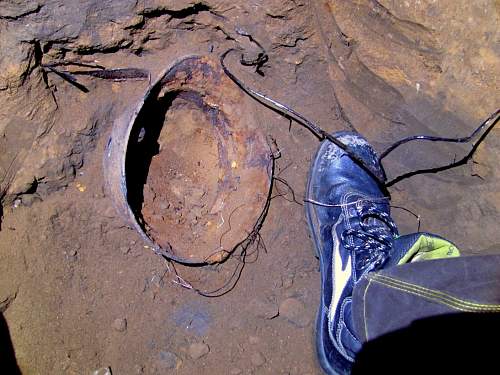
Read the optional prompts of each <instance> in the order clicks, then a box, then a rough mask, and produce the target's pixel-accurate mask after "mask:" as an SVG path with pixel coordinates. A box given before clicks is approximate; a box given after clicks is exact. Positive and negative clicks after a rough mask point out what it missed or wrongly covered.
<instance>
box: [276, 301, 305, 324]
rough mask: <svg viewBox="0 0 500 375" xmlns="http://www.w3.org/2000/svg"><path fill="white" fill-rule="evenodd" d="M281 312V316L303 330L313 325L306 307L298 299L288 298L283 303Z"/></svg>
mask: <svg viewBox="0 0 500 375" xmlns="http://www.w3.org/2000/svg"><path fill="white" fill-rule="evenodd" d="M279 312H280V316H282V317H284V318H285V319H286V320H288V321H289V322H290V323H292V324H294V325H296V326H297V327H300V328H303V327H306V326H308V325H309V324H310V323H311V318H310V317H309V315H308V312H307V310H306V307H305V306H304V304H303V303H302V302H301V301H299V300H298V299H296V298H287V299H285V300H284V301H283V302H281V304H280V307H279Z"/></svg>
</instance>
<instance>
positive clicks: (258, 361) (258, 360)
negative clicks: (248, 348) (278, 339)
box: [250, 352, 266, 367]
mask: <svg viewBox="0 0 500 375" xmlns="http://www.w3.org/2000/svg"><path fill="white" fill-rule="evenodd" d="M250 362H252V365H254V366H255V367H260V366H262V365H263V364H264V363H266V357H264V355H263V354H262V353H261V352H255V353H253V354H252V355H251V356H250Z"/></svg>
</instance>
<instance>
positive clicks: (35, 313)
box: [0, 0, 500, 375]
mask: <svg viewBox="0 0 500 375" xmlns="http://www.w3.org/2000/svg"><path fill="white" fill-rule="evenodd" d="M499 17H500V2H499V1H497V0H494V1H493V0H477V1H466V0H442V1H436V0H408V1H399V0H379V1H376V0H351V1H347V0H326V1H323V0H318V1H313V0H311V1H306V0H285V1H283V0H281V1H277V0H265V1H264V0H255V1H226V0H201V1H187V0H86V1H80V0H69V1H68V0H64V1H63V0H24V1H23V0H5V1H1V2H0V49H1V50H0V198H2V207H3V212H0V215H1V214H2V213H3V216H2V218H1V221H0V312H1V313H2V314H3V318H4V319H5V322H6V326H7V327H8V331H6V330H5V329H3V328H4V327H3V326H4V325H3V324H0V331H2V332H0V333H1V334H2V337H1V339H2V340H6V339H7V338H8V337H9V336H10V339H11V341H12V346H13V348H14V352H15V359H16V361H17V364H18V366H19V368H20V370H21V371H22V373H23V374H94V373H95V372H94V371H96V370H99V371H100V372H97V373H98V374H104V373H106V370H105V369H106V368H110V369H111V370H110V371H112V373H113V374H168V373H178V374H198V373H199V374H233V375H237V374H297V375H298V374H300V375H305V374H319V373H320V370H319V368H318V366H317V364H316V360H315V353H314V346H313V325H314V317H315V313H316V308H317V304H318V301H319V272H318V262H317V260H316V258H315V257H314V252H313V249H312V243H311V241H310V239H309V237H308V233H307V228H306V223H305V218H304V209H303V207H302V206H301V205H300V204H298V203H296V202H294V201H293V199H292V198H293V197H292V192H291V191H290V190H289V189H288V188H287V187H286V186H285V185H284V184H283V183H282V182H280V181H275V183H274V186H273V189H274V193H275V194H277V195H279V197H276V198H274V199H273V200H272V201H271V205H270V208H269V214H268V216H267V218H266V220H265V222H264V225H263V228H262V230H261V231H260V235H261V238H262V241H261V243H260V246H257V245H255V249H254V250H253V251H252V252H251V255H250V256H249V257H248V258H247V259H246V263H245V266H244V268H243V270H242V272H241V276H240V277H239V280H238V282H237V284H236V286H235V287H234V289H232V290H231V291H230V292H229V293H227V294H225V295H224V296H222V297H217V298H206V297H202V296H200V295H198V294H197V293H195V292H194V291H192V290H188V289H185V288H183V287H182V286H180V285H178V284H176V283H175V282H174V281H176V280H175V274H174V272H173V268H172V265H171V264H170V265H169V264H168V263H167V262H166V261H165V260H163V259H162V258H161V257H159V256H158V255H155V254H154V253H153V252H152V251H151V250H150V249H148V248H145V244H144V242H143V241H142V239H141V237H140V236H139V235H138V234H137V233H136V232H135V231H134V230H133V229H131V228H129V227H128V226H127V225H126V224H125V222H124V220H123V218H122V217H120V216H119V215H118V213H117V211H116V210H115V208H114V206H113V204H112V202H111V199H110V197H109V194H108V192H107V190H106V189H105V187H104V185H105V179H106V175H105V173H104V171H103V158H104V149H105V146H106V142H107V140H108V138H109V134H110V132H111V129H112V126H113V123H114V122H115V120H116V119H117V118H118V117H119V116H120V115H121V114H122V113H124V112H125V110H126V109H127V108H130V107H131V106H135V105H137V103H138V102H139V101H140V100H142V98H143V96H144V94H145V92H146V90H147V88H148V86H149V84H150V82H149V81H148V80H147V79H146V80H144V79H127V80H120V81H116V80H106V79H99V78H95V77H88V76H82V75H78V76H77V77H78V82H80V83H81V84H83V85H84V86H85V87H86V88H87V92H84V91H82V90H81V89H79V88H78V87H76V86H75V85H72V84H71V83H69V82H68V81H67V80H64V79H62V78H61V76H60V75H57V74H55V73H54V72H53V71H52V70H51V65H50V64H51V63H54V62H58V61H66V62H69V61H72V62H80V63H81V62H85V63H93V64H99V65H102V66H105V67H107V68H141V69H146V70H147V71H149V72H150V75H151V77H152V81H154V80H155V79H156V78H157V77H158V76H159V75H160V73H161V72H162V71H164V70H165V69H166V68H168V67H169V66H170V65H171V64H172V63H173V62H174V61H177V60H178V59H179V58H180V57H183V56H187V55H210V56H215V57H217V56H219V55H220V54H221V53H222V52H224V51H225V50H226V49H228V48H231V47H243V48H246V49H248V48H252V44H251V43H250V42H249V40H248V38H245V37H242V36H241V35H239V34H238V33H237V32H236V30H240V31H245V32H246V33H249V34H251V35H252V37H253V38H254V39H255V40H257V41H259V42H260V43H261V44H262V46H263V47H264V48H265V50H266V51H267V53H268V55H269V62H268V63H266V64H265V66H264V67H263V68H262V72H263V73H264V74H263V75H259V74H256V73H255V71H254V70H252V69H251V68H247V67H242V66H240V65H239V64H238V62H237V60H236V59H230V60H229V61H228V64H230V66H231V67H232V69H233V70H234V71H235V72H236V73H237V74H238V76H239V77H240V78H241V79H243V80H244V81H245V82H246V83H247V84H248V85H250V86H252V87H254V88H257V89H258V90H261V91H262V92H265V93H266V94H268V95H269V96H272V97H274V98H276V99H277V100H280V101H282V102H284V103H286V104H288V105H289V106H291V107H292V108H294V109H295V110H297V111H298V112H300V113H302V114H304V115H305V116H306V117H308V118H310V119H312V120H314V121H316V122H317V123H318V124H319V125H320V126H321V127H323V128H324V129H326V130H328V131H337V130H346V129H356V130H357V131H359V132H361V133H362V134H363V135H365V136H366V137H367V138H368V139H369V140H370V142H372V143H373V145H374V146H375V148H376V149H377V150H378V151H382V150H384V149H385V148H386V147H387V146H388V145H389V144H391V142H393V141H395V140H397V139H399V138H402V137H403V136H407V135H411V134H420V133H430V134H439V135H444V136H463V135H467V134H469V133H470V132H471V131H472V130H473V129H474V128H475V127H476V126H477V124H479V123H480V122H481V121H482V120H483V119H485V118H486V117H487V116H488V115H489V114H490V113H492V112H494V111H495V110H496V109H497V108H498V104H499V103H500V90H499V89H498V88H499V84H498V83H499V81H498V80H499V73H500V72H499V70H500V68H499V67H500V49H499V43H498V42H499V39H500V27H499ZM253 47H254V46H253ZM65 68H67V69H75V70H76V69H80V70H82V69H84V68H82V67H74V66H73V67H71V66H62V67H59V69H65ZM252 105H253V109H252V110H253V111H254V114H255V115H254V116H255V120H256V122H257V123H259V124H260V125H261V129H262V133H263V134H264V135H270V136H272V137H273V138H274V139H275V140H276V144H277V146H278V147H279V149H280V151H281V155H282V156H281V158H280V159H279V160H277V165H276V175H277V176H279V177H280V178H281V179H283V180H285V181H287V183H288V184H289V185H290V187H291V188H292V189H293V192H294V194H295V197H296V198H297V201H298V202H301V200H302V199H303V198H304V188H305V179H306V176H307V171H308V166H309V163H310V160H311V157H312V154H313V152H314V150H315V149H316V148H317V146H318V141H317V139H316V138H314V137H313V136H312V135H311V134H310V133H309V132H308V131H307V130H306V129H304V128H301V127H300V126H298V125H297V124H295V123H292V124H290V122H289V121H288V120H287V119H285V118H283V117H281V116H279V115H278V114H276V113H275V112H273V111H271V110H269V109H267V108H265V107H263V106H261V105H259V104H257V103H253V104H252ZM498 134H499V130H498V129H494V130H493V131H492V132H491V134H490V135H489V137H488V138H487V139H486V141H485V143H484V144H483V145H482V146H481V147H480V148H479V150H478V152H477V153H476V155H475V157H474V160H473V162H470V163H469V164H467V165H466V166H462V167H460V168H456V169H454V170H450V171H446V172H443V173H439V174H429V175H420V176H416V177H414V178H411V179H408V180H405V181H402V182H401V183H399V184H397V185H396V186H394V187H392V188H391V193H392V198H393V201H392V203H393V204H394V205H395V206H403V207H405V208H407V209H409V210H411V211H413V212H414V213H416V214H418V215H420V218H421V230H427V231H432V232H435V233H438V234H441V235H443V236H445V237H447V238H449V239H450V240H452V241H454V242H455V243H456V244H457V246H458V247H459V248H460V249H462V251H463V253H464V254H468V255H469V254H478V253H481V254H485V253H492V252H498V251H500V232H499V231H498V222H499V210H500V191H499V189H498V186H499V182H500V172H499V170H498V168H497V166H498V163H499V161H500V156H499V155H500V154H499V149H500V140H499V137H498ZM467 150H468V148H467V146H449V145H439V146H438V145H437V144H435V143H431V144H425V145H424V144H419V143H416V144H412V145H409V146H407V147H403V148H402V149H401V150H400V151H397V152H395V153H394V154H393V155H392V156H390V157H389V158H388V160H387V161H386V162H385V168H386V171H387V173H388V175H389V176H390V177H394V176H396V175H398V174H400V173H402V172H404V171H408V170H412V169H415V168H422V167H428V166H435V165H440V164H445V163H447V162H449V161H451V160H453V159H454V158H457V159H458V158H459V157H460V156H461V155H463V154H464V153H465V152H467ZM394 216H395V218H396V220H397V221H398V223H399V226H400V232H402V233H408V232H411V231H415V230H416V228H417V222H416V220H415V218H414V217H412V216H411V215H410V214H408V213H407V212H406V211H404V210H400V209H397V208H395V209H394ZM263 244H265V246H264V245H263ZM238 266H240V267H241V263H240V262H239V259H237V258H231V259H229V260H228V262H226V263H224V264H223V265H220V266H207V267H203V268H189V267H185V266H179V265H177V266H176V269H177V271H178V272H179V274H180V275H181V276H182V277H183V278H184V279H186V280H188V281H189V282H191V283H192V284H193V285H195V286H196V287H197V288H200V289H203V290H214V289H216V288H217V287H219V286H220V285H221V283H222V282H224V280H225V279H226V278H227V277H228V275H230V274H231V272H232V270H234V269H235V267H238ZM177 281H178V280H177ZM0 323H1V322H0ZM2 345H3V344H2ZM4 352H5V353H6V351H4ZM13 373H14V372H13ZM108 373H109V372H108Z"/></svg>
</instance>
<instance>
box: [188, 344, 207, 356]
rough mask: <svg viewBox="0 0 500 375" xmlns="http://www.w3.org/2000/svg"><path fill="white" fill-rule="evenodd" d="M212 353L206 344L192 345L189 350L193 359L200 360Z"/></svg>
mask: <svg viewBox="0 0 500 375" xmlns="http://www.w3.org/2000/svg"><path fill="white" fill-rule="evenodd" d="M209 352H210V347H209V346H208V345H207V344H205V343H204V342H198V343H194V344H191V345H190V346H189V349H188V353H189V356H190V357H191V358H192V359H199V358H201V357H204V356H206V355H207V354H208V353H209Z"/></svg>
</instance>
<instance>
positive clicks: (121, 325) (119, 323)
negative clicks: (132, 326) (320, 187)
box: [112, 318, 127, 332]
mask: <svg viewBox="0 0 500 375" xmlns="http://www.w3.org/2000/svg"><path fill="white" fill-rule="evenodd" d="M112 326H113V329H114V330H115V331H118V332H125V331H126V330H127V319H125V318H118V319H115V320H114V322H113V324H112Z"/></svg>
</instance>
